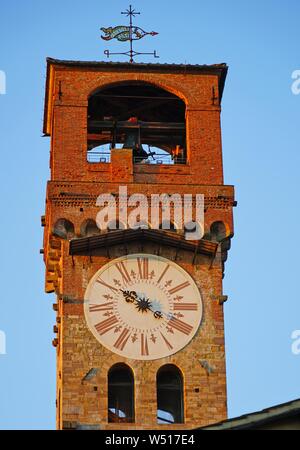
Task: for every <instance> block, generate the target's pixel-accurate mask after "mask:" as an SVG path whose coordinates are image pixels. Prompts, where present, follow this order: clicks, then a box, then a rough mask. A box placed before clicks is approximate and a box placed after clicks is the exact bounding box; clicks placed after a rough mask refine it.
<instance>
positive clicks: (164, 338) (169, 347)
mask: <svg viewBox="0 0 300 450" xmlns="http://www.w3.org/2000/svg"><path fill="white" fill-rule="evenodd" d="M160 334H161V337H162V338H163V340H164V341H165V343H166V345H167V347H168V349H169V350H173V347H172V345H171V344H170V342H169V341H168V339H167V338H166V337H165V336H164V335H163V334H162V333H160Z"/></svg>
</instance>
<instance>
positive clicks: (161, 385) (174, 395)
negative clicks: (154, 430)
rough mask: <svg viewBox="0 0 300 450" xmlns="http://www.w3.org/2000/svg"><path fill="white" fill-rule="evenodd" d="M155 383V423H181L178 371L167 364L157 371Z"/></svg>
mask: <svg viewBox="0 0 300 450" xmlns="http://www.w3.org/2000/svg"><path fill="white" fill-rule="evenodd" d="M156 382H157V423H159V424H172V423H183V422H184V412H183V410H184V407H183V379H182V375H181V372H180V370H179V369H178V368H177V367H176V366H174V365H172V364H167V365H165V366H163V367H161V368H160V369H159V371H158V373H157V380H156Z"/></svg>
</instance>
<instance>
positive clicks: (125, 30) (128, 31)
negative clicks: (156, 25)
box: [100, 5, 159, 63]
mask: <svg viewBox="0 0 300 450" xmlns="http://www.w3.org/2000/svg"><path fill="white" fill-rule="evenodd" d="M121 14H125V15H126V16H127V17H128V16H129V26H124V25H119V26H116V27H109V28H100V30H101V31H103V33H104V34H105V36H101V37H102V39H104V40H105V41H110V40H111V39H117V40H118V41H121V42H125V41H129V43H130V49H129V51H128V52H123V53H111V52H110V51H109V50H104V54H105V55H106V56H107V57H108V58H109V57H110V55H126V56H129V58H130V60H129V61H130V62H131V63H133V62H134V60H133V57H134V56H137V55H153V56H154V58H159V56H157V54H156V51H155V50H154V52H152V53H140V52H136V51H135V50H133V41H138V40H139V39H142V38H143V37H144V36H147V35H150V36H155V35H156V34H158V33H156V32H155V31H151V32H147V31H144V30H143V29H142V28H140V27H136V26H133V24H132V18H133V17H135V16H136V15H138V14H140V13H139V12H137V11H135V10H134V9H132V6H131V5H130V6H129V9H127V10H126V11H124V12H121Z"/></svg>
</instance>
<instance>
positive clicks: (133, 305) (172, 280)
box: [84, 253, 202, 360]
mask: <svg viewBox="0 0 300 450" xmlns="http://www.w3.org/2000/svg"><path fill="white" fill-rule="evenodd" d="M84 312H85V317H86V321H87V324H88V327H89V329H90V330H91V332H92V333H93V335H94V336H95V338H96V339H97V340H98V341H99V342H100V343H101V344H102V345H104V346H105V347H106V348H108V349H109V350H111V351H112V352H114V353H117V354H119V355H122V356H124V357H126V358H130V359H138V360H151V359H159V358H164V357H166V356H169V355H172V354H174V353H176V352H178V351H179V350H180V349H182V348H183V347H185V346H186V345H187V344H188V343H189V342H190V340H191V339H192V338H193V336H194V335H195V333H196V332H197V330H198V328H199V325H200V322H201V318H202V301H201V295H200V292H199V289H198V287H197V285H196V284H195V282H194V280H193V279H192V278H191V276H190V275H189V274H188V273H187V272H186V271H185V270H183V269H182V268H181V267H180V266H178V264H175V263H174V262H172V261H169V260H168V259H165V258H162V257H159V256H155V255H148V254H144V253H143V254H134V255H127V256H124V257H121V258H118V259H115V260H113V261H112V262H110V263H109V264H106V265H105V266H103V267H102V268H101V269H100V270H99V271H98V272H97V273H96V274H95V275H94V276H93V278H92V279H91V280H90V282H89V285H88V287H87V290H86V293H85V303H84Z"/></svg>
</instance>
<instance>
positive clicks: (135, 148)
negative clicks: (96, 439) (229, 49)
mask: <svg viewBox="0 0 300 450" xmlns="http://www.w3.org/2000/svg"><path fill="white" fill-rule="evenodd" d="M226 74H227V66H226V65H225V64H216V65H209V66H207V65H202V66H201V65H176V64H170V65H169V64H139V63H135V64H130V63H111V62H109V63H104V62H82V61H77V62H76V61H61V60H56V59H50V58H48V60H47V81H46V98H45V114H44V133H45V135H46V136H50V137H51V150H50V171H51V177H50V181H49V182H48V185H47V197H46V211H45V216H43V217H42V225H43V226H44V248H43V250H42V252H43V254H44V261H45V266H46V275H45V290H46V292H48V293H54V294H55V303H54V305H53V308H54V310H55V312H56V324H55V326H54V333H55V337H54V339H53V345H54V347H55V348H56V353H57V399H56V417H57V428H58V429H107V430H108V429H119V430H120V429H162V430H165V429H177V430H180V429H192V428H196V427H201V426H205V425H209V424H211V423H215V422H218V421H221V420H224V419H226V417H227V411H226V369H225V346H224V314H223V304H224V302H225V300H226V296H224V295H223V290H222V278H223V276H224V263H225V261H226V258H227V251H228V250H229V248H230V240H231V238H232V236H233V219H232V208H233V206H235V201H234V190H233V187H232V186H228V185H224V182H223V167H222V147H221V127H220V111H221V99H222V94H223V88H224V83H225V78H226ZM199 198H201V199H202V202H200V203H199V201H197V199H199ZM199 208H200V209H201V208H202V209H201V211H200V214H199V211H198V209H199ZM186 215H188V216H189V217H190V219H189V221H187V220H186V219H185V216H186ZM183 217H184V219H183V220H181V219H182V218H183ZM199 218H200V219H199Z"/></svg>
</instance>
